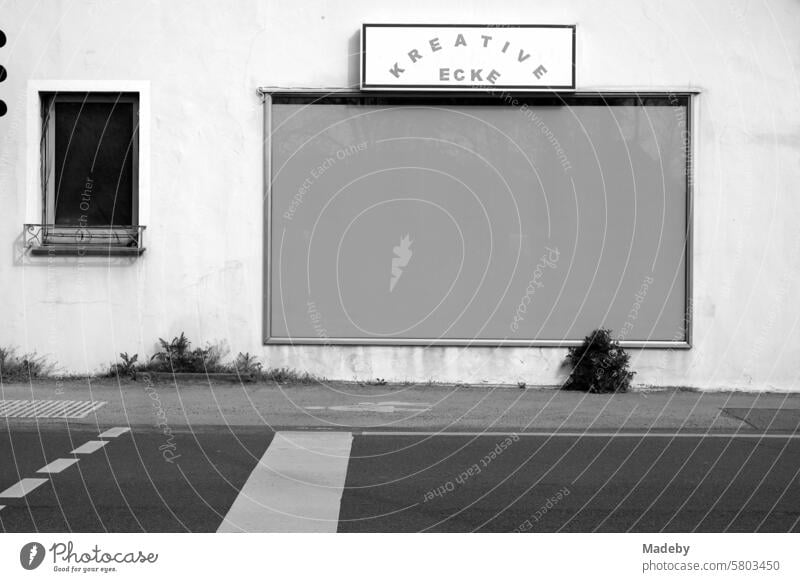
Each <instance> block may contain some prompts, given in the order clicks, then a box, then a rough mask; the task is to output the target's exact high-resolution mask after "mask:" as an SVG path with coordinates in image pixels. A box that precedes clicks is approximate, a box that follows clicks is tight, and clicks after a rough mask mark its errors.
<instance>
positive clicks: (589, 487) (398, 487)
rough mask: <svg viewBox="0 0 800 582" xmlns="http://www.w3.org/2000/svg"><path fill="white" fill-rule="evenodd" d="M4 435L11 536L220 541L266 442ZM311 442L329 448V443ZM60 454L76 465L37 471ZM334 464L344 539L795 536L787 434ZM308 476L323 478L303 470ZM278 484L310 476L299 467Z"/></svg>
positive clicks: (245, 436)
mask: <svg viewBox="0 0 800 582" xmlns="http://www.w3.org/2000/svg"><path fill="white" fill-rule="evenodd" d="M0 428H2V432H0V492H3V491H4V490H6V489H7V488H9V487H12V486H13V485H14V484H15V483H18V482H19V481H20V480H21V479H25V478H42V477H44V478H46V479H47V481H46V482H44V483H43V484H42V485H41V486H39V487H38V488H36V489H34V490H33V491H31V492H29V493H27V494H26V495H24V496H22V497H20V498H8V497H3V496H2V495H0V505H4V506H5V507H3V508H2V509H0V528H1V529H2V531H7V532H11V531H17V532H18V531H25V532H33V531H42V532H45V531H46V532H54V531H55V532H68V531H76V532H78V531H93V532H96V531H100V532H102V531H133V532H139V531H148V532H164V531H170V532H171V531H198V532H199V531H216V530H217V528H218V527H219V526H220V524H221V523H222V520H223V518H224V516H225V515H226V513H227V512H228V511H229V510H230V508H231V506H232V505H233V504H234V501H235V500H236V499H237V496H238V495H239V494H240V491H241V490H242V489H243V487H245V484H246V483H250V482H251V474H253V475H254V474H255V473H256V472H255V471H254V469H255V468H256V466H257V465H258V464H259V459H261V458H262V456H264V454H265V452H266V451H267V449H268V447H269V446H270V444H271V442H272V441H273V437H274V434H275V433H273V432H271V431H269V430H266V429H263V428H255V427H233V428H232V427H213V426H205V427H202V429H201V430H200V429H197V428H185V429H180V430H176V432H175V433H174V434H172V435H171V437H170V438H169V439H168V438H167V437H165V435H164V434H163V433H161V432H159V431H157V430H154V429H153V428H150V427H141V428H137V427H133V428H132V430H131V431H129V432H125V433H124V434H120V435H119V436H116V437H113V438H109V439H106V440H107V444H106V445H105V446H103V447H102V448H100V449H98V450H96V451H94V452H91V453H88V454H86V453H84V454H78V453H76V454H71V453H70V451H72V450H73V449H75V448H76V447H79V446H81V445H82V444H84V443H87V442H89V441H92V440H96V439H98V430H97V429H96V428H94V429H93V428H91V427H89V426H86V425H76V424H72V425H70V424H67V423H65V422H52V423H48V424H47V426H46V427H42V426H41V425H40V426H39V427H38V428H37V427H36V426H30V427H26V426H20V425H17V426H13V427H9V426H2V427H0ZM105 428H109V427H101V428H100V430H101V431H102V430H104V429H105ZM311 432H314V433H315V435H316V436H317V437H318V438H319V439H320V441H321V442H324V440H325V438H326V437H325V433H324V431H311ZM340 434H341V433H340ZM165 451H169V453H166V452H165ZM289 452H291V451H289ZM284 457H285V455H284ZM59 458H66V459H69V458H78V459H79V462H77V463H76V464H74V465H72V466H69V467H67V468H65V469H63V470H62V471H61V472H59V473H54V474H49V475H42V474H39V473H37V471H38V470H39V469H41V468H42V467H43V466H44V465H46V464H48V463H51V462H53V461H54V460H55V459H59ZM169 458H171V459H172V460H171V461H170V460H169ZM289 459H290V460H291V456H290V457H289ZM337 462H339V463H340V465H341V467H342V474H343V475H345V474H346V478H344V477H343V480H344V482H343V485H344V487H343V489H342V491H341V496H340V509H339V520H338V531H341V532H351V531H361V532H364V531H380V532H400V531H402V532H416V531H457V532H466V531H569V532H589V531H610V532H619V531H641V532H656V531H677V532H686V531H703V532H719V531H745V532H750V531H769V532H785V531H795V532H797V531H800V523H799V522H800V480H799V479H798V472H800V440H798V439H790V438H785V437H783V436H778V438H765V439H758V438H729V437H714V438H699V437H687V436H683V437H678V438H672V437H669V436H659V437H647V438H641V437H637V436H617V437H608V436H591V437H581V438H578V437H575V436H557V437H549V436H530V435H525V436H521V437H519V438H518V439H515V438H512V437H508V436H505V435H501V434H497V435H491V436H480V437H475V436H470V435H461V436H453V435H447V436H442V435H438V436H430V435H426V434H414V435H402V434H388V433H386V434H361V433H359V432H355V433H354V435H353V437H352V448H351V449H350V452H349V458H345V459H340V460H339V461H337ZM315 471H316V472H317V473H318V472H320V471H322V469H319V468H314V467H311V468H310V469H309V471H308V474H309V475H314V474H315ZM281 478H286V479H289V478H291V479H296V480H302V479H305V477H304V476H303V473H302V467H298V472H297V474H296V475H295V474H293V475H289V476H281ZM250 486H251V487H258V486H259V485H258V483H256V484H255V485H250ZM261 487H262V488H263V487H268V486H265V485H263V484H262V485H261ZM288 490H289V491H290V492H291V487H289V488H288ZM303 502H304V501H303V500H302V499H301V500H299V503H300V504H301V506H302V504H303ZM309 505H313V503H312V502H311V501H309ZM334 525H336V524H334Z"/></svg>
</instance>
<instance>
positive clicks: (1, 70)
mask: <svg viewBox="0 0 800 582" xmlns="http://www.w3.org/2000/svg"><path fill="white" fill-rule="evenodd" d="M6 77H8V71H6V68H5V67H4V66H3V65H0V83H2V82H3V81H5V80H6Z"/></svg>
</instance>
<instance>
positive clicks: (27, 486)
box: [0, 479, 47, 499]
mask: <svg viewBox="0 0 800 582" xmlns="http://www.w3.org/2000/svg"><path fill="white" fill-rule="evenodd" d="M45 483H47V479H23V480H22V481H20V482H19V483H16V484H14V485H12V486H11V487H9V488H8V489H6V490H5V491H3V492H2V493H0V497H13V498H15V499H19V498H20V497H25V496H26V495H27V494H28V493H30V492H31V491H33V490H34V489H36V488H37V487H39V486H40V485H44V484H45Z"/></svg>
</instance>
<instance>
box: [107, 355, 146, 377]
mask: <svg viewBox="0 0 800 582" xmlns="http://www.w3.org/2000/svg"><path fill="white" fill-rule="evenodd" d="M119 359H120V360H122V361H121V362H119V363H117V364H113V365H112V366H111V369H110V370H109V371H108V375H109V376H127V377H128V378H130V379H131V380H134V381H135V380H136V376H137V371H138V368H139V367H140V366H139V364H138V361H139V354H133V355H132V356H129V355H128V352H122V353H121V354H120V355H119Z"/></svg>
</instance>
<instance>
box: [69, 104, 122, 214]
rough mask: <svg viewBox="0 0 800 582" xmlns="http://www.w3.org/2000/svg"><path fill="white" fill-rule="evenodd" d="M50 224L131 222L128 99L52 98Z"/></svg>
mask: <svg viewBox="0 0 800 582" xmlns="http://www.w3.org/2000/svg"><path fill="white" fill-rule="evenodd" d="M55 116H56V117H55V173H54V175H53V180H54V181H55V223H56V224H61V225H71V226H76V225H77V226H107V225H130V224H132V223H133V141H132V135H133V131H134V121H133V104H131V103H119V102H117V103H114V102H113V101H111V102H108V103H97V102H88V101H87V102H83V103H82V102H74V103H73V102H56V105H55Z"/></svg>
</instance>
